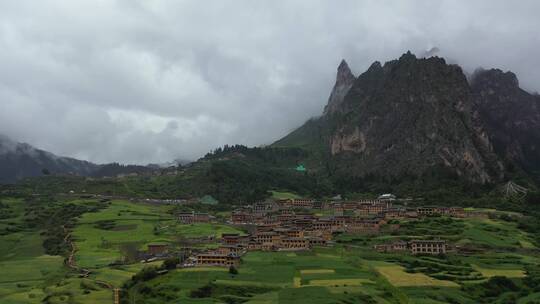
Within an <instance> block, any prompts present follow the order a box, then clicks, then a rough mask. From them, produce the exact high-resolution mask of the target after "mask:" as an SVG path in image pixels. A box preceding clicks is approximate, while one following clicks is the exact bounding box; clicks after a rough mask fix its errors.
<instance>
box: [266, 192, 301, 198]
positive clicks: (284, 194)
mask: <svg viewBox="0 0 540 304" xmlns="http://www.w3.org/2000/svg"><path fill="white" fill-rule="evenodd" d="M270 193H272V198H273V199H278V200H279V199H296V198H301V196H299V195H297V194H295V193H292V192H286V191H270Z"/></svg>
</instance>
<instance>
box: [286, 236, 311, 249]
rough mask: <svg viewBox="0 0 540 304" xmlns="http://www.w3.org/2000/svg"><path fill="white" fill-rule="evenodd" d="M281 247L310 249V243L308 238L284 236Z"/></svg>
mask: <svg viewBox="0 0 540 304" xmlns="http://www.w3.org/2000/svg"><path fill="white" fill-rule="evenodd" d="M279 248H280V250H308V249H309V248H310V243H309V240H308V239H306V238H282V239H281V242H280V246H279Z"/></svg>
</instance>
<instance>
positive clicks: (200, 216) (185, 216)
mask: <svg viewBox="0 0 540 304" xmlns="http://www.w3.org/2000/svg"><path fill="white" fill-rule="evenodd" d="M178 221H179V222H180V223H182V224H195V223H208V222H210V215H209V214H208V213H199V212H195V211H191V212H180V213H178Z"/></svg>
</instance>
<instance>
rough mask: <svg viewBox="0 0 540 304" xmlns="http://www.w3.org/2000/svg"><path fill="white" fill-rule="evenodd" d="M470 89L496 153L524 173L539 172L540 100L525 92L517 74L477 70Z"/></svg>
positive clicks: (479, 116)
mask: <svg viewBox="0 0 540 304" xmlns="http://www.w3.org/2000/svg"><path fill="white" fill-rule="evenodd" d="M471 88H472V91H473V94H474V95H473V98H474V109H475V111H476V112H477V113H478V119H479V120H480V121H481V124H482V125H483V126H484V128H485V130H486V134H487V137H488V138H489V140H490V142H491V143H492V144H493V147H494V150H495V151H496V152H497V154H498V155H499V156H500V157H501V158H502V159H504V160H505V161H506V162H510V163H512V164H514V165H517V166H519V167H520V168H522V169H524V170H525V171H528V172H534V171H538V170H540V97H539V96H537V95H532V94H529V93H528V92H526V91H524V90H522V89H521V88H520V87H519V82H518V79H517V77H516V75H515V74H513V73H512V72H503V71H501V70H498V69H491V70H478V71H476V72H475V73H474V75H473V77H472V79H471Z"/></svg>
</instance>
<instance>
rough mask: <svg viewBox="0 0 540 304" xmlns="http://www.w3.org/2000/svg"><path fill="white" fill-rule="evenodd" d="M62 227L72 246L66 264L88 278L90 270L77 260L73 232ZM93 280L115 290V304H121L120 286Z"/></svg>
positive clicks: (65, 239)
mask: <svg viewBox="0 0 540 304" xmlns="http://www.w3.org/2000/svg"><path fill="white" fill-rule="evenodd" d="M62 229H64V233H65V234H66V236H65V237H64V242H65V243H68V244H69V247H70V248H71V250H70V252H69V256H68V259H67V261H66V265H67V266H68V267H69V268H71V269H73V270H75V271H77V272H79V274H80V276H81V277H82V278H88V276H89V275H90V270H88V269H86V268H81V267H79V266H77V263H76V261H75V253H76V252H77V245H75V243H74V242H73V240H72V238H71V232H70V231H69V230H68V229H67V228H66V227H65V226H62ZM93 281H94V282H96V283H97V284H99V285H102V286H104V287H105V288H108V289H111V290H112V291H113V299H114V304H120V288H115V287H114V286H113V285H111V284H110V283H108V282H105V281H101V280H93Z"/></svg>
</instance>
